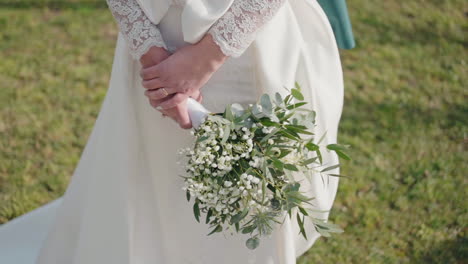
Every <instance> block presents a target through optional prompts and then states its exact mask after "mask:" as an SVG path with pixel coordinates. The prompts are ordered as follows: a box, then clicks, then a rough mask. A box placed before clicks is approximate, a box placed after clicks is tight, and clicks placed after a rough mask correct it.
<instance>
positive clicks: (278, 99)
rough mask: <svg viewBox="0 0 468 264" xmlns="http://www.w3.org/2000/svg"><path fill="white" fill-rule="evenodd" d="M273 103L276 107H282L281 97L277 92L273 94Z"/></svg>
mask: <svg viewBox="0 0 468 264" xmlns="http://www.w3.org/2000/svg"><path fill="white" fill-rule="evenodd" d="M275 103H276V105H277V106H282V105H283V97H282V96H281V94H280V93H278V92H276V93H275Z"/></svg>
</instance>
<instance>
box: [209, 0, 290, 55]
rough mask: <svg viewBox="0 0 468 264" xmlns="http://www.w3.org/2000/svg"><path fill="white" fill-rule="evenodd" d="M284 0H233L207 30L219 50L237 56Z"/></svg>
mask: <svg viewBox="0 0 468 264" xmlns="http://www.w3.org/2000/svg"><path fill="white" fill-rule="evenodd" d="M285 2H286V0H235V1H234V2H233V4H232V5H231V7H230V8H229V9H228V11H227V12H226V13H225V14H224V15H223V16H222V17H221V18H220V19H218V21H216V23H215V24H214V25H213V26H212V27H211V28H210V30H209V31H208V33H209V34H211V35H212V36H213V40H214V41H215V43H216V44H217V45H218V46H219V47H220V48H221V51H222V52H223V53H224V54H225V55H227V56H231V57H239V56H240V55H241V54H242V53H243V52H244V50H245V49H247V48H248V47H249V45H250V43H252V41H253V40H254V39H255V32H256V31H257V29H259V28H260V27H261V26H263V25H264V24H265V23H266V22H268V21H270V19H271V18H272V17H273V16H274V15H275V14H276V12H277V11H278V10H279V9H280V7H281V6H282V5H283V4H284V3H285Z"/></svg>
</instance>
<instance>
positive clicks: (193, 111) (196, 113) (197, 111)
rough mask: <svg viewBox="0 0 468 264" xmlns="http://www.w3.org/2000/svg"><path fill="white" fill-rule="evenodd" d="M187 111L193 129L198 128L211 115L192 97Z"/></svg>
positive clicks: (189, 99)
mask: <svg viewBox="0 0 468 264" xmlns="http://www.w3.org/2000/svg"><path fill="white" fill-rule="evenodd" d="M187 110H188V114H189V116H190V121H191V122H192V127H193V128H198V127H199V126H200V125H201V124H202V123H203V121H205V118H206V117H207V116H208V115H209V114H210V113H211V112H210V111H208V110H207V109H206V108H205V107H204V106H203V105H202V104H200V103H199V102H197V101H196V100H195V99H193V98H190V97H189V98H188V99H187Z"/></svg>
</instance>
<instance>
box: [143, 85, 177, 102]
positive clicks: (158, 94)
mask: <svg viewBox="0 0 468 264" xmlns="http://www.w3.org/2000/svg"><path fill="white" fill-rule="evenodd" d="M171 91H173V89H170V88H158V89H153V90H146V91H145V95H146V97H148V98H149V99H152V100H160V99H163V98H166V97H167V96H169V95H170V94H173V92H171Z"/></svg>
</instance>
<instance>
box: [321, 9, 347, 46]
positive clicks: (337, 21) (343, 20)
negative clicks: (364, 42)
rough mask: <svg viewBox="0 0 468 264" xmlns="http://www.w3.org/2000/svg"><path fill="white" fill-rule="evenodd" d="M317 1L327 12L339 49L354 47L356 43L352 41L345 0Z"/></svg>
mask: <svg viewBox="0 0 468 264" xmlns="http://www.w3.org/2000/svg"><path fill="white" fill-rule="evenodd" d="M317 2H318V3H319V4H320V6H321V7H322V9H323V10H324V11H325V14H327V17H328V20H329V21H330V24H331V26H332V28H333V33H334V34H335V38H336V42H337V43H338V47H340V48H341V49H352V48H354V46H355V45H356V43H355V42H354V36H353V30H352V27H351V22H350V20H349V15H348V8H347V6H346V0H317Z"/></svg>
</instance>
